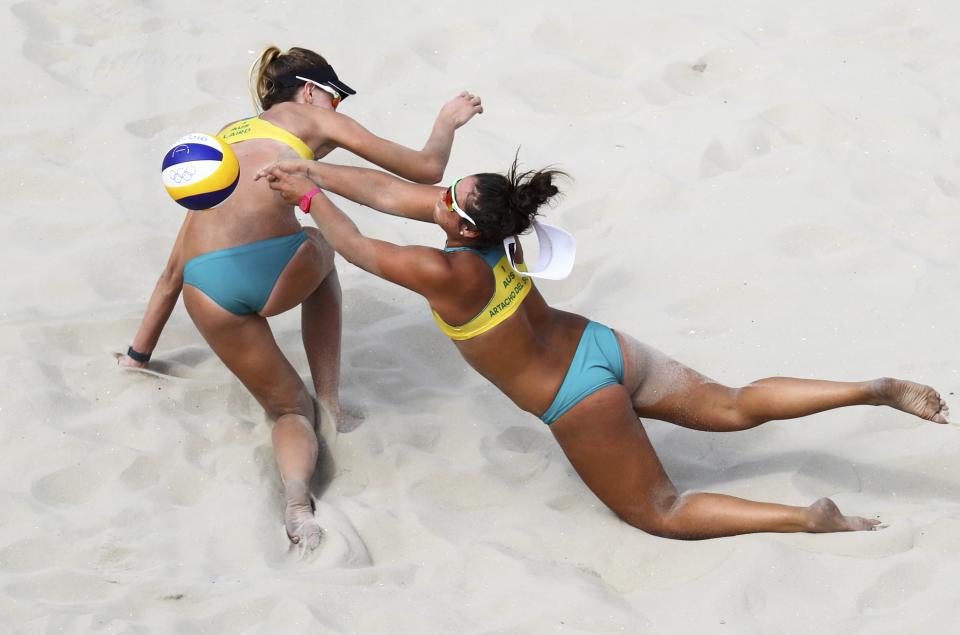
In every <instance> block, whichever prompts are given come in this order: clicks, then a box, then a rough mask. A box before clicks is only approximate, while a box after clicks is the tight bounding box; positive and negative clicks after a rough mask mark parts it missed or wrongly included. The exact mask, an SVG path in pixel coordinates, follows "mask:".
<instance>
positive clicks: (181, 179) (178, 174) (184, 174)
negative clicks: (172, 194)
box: [168, 165, 197, 185]
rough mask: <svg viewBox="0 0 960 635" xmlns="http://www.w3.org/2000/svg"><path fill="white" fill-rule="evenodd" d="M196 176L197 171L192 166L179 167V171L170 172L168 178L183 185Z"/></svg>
mask: <svg viewBox="0 0 960 635" xmlns="http://www.w3.org/2000/svg"><path fill="white" fill-rule="evenodd" d="M196 174H197V169H196V168H195V167H193V166H192V165H188V166H186V167H182V166H180V167H177V169H176V170H174V171H173V172H170V173H169V175H168V178H169V179H170V180H171V181H173V182H174V183H176V184H177V185H179V184H181V183H189V182H190V181H192V180H193V177H194V176H196Z"/></svg>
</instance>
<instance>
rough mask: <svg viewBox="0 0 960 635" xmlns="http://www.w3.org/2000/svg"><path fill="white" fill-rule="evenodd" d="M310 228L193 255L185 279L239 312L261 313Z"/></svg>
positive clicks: (184, 270) (223, 304) (217, 300)
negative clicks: (306, 230)
mask: <svg viewBox="0 0 960 635" xmlns="http://www.w3.org/2000/svg"><path fill="white" fill-rule="evenodd" d="M306 240H307V234H306V232H297V233H296V234H290V235H289V236H280V237H279V238H268V239H267V240H258V241H257V242H254V243H247V244H246V245H238V246H236V247H230V248H228V249H220V250H218V251H211V252H208V253H205V254H201V255H199V256H197V257H196V258H192V259H191V260H190V262H188V263H187V264H186V265H185V266H184V268H183V283H184V284H189V285H190V286H191V287H196V288H197V289H200V291H202V292H203V294H204V295H206V296H207V297H209V298H210V299H211V300H213V301H214V302H216V303H217V304H219V305H220V306H222V307H223V308H224V309H226V310H227V311H230V312H231V313H233V314H235V315H249V314H250V313H259V312H260V310H261V309H263V307H264V305H266V303H267V300H269V299H270V294H271V293H272V292H273V287H274V285H276V284H277V279H278V278H280V274H281V273H283V270H284V269H286V267H287V264H288V263H289V262H290V259H291V258H293V255H294V254H295V253H297V249H299V248H300V245H302V244H303V243H304V241H306Z"/></svg>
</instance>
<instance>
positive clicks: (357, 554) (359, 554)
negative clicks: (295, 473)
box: [310, 501, 373, 568]
mask: <svg viewBox="0 0 960 635" xmlns="http://www.w3.org/2000/svg"><path fill="white" fill-rule="evenodd" d="M316 505H317V511H316V514H315V517H316V519H317V522H318V523H320V526H321V527H322V528H323V539H322V542H321V543H320V547H319V548H318V549H317V550H316V551H315V552H314V554H312V555H311V556H310V561H311V562H316V563H317V564H319V565H321V566H323V567H325V568H333V567H369V566H371V565H373V558H371V557H370V551H369V550H368V549H367V545H366V543H364V542H363V538H361V537H360V534H359V533H357V529H356V527H354V526H353V523H352V522H350V519H349V518H347V516H346V514H344V513H343V512H341V511H340V510H339V509H337V508H336V507H334V506H333V505H331V504H330V503H326V502H323V501H318V502H317V503H316Z"/></svg>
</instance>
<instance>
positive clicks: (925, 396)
mask: <svg viewBox="0 0 960 635" xmlns="http://www.w3.org/2000/svg"><path fill="white" fill-rule="evenodd" d="M873 389H874V391H876V393H877V397H878V400H879V404H880V405H883V406H890V407H891V408H896V409H897V410H903V411H904V412H909V413H910V414H912V415H916V416H918V417H920V418H921V419H928V420H929V421H934V422H936V423H949V421H948V420H947V417H949V416H950V410H949V409H948V408H947V402H945V401H944V400H943V399H941V398H940V393H938V392H937V391H936V390H934V389H933V388H931V387H930V386H924V385H923V384H915V383H914V382H912V381H906V380H904V379H893V378H892V377H884V378H882V379H877V380H875V381H874V382H873Z"/></svg>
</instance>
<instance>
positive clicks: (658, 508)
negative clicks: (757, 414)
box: [550, 385, 873, 540]
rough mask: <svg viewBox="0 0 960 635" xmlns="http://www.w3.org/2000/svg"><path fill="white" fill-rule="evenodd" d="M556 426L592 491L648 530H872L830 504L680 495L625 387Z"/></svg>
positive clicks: (590, 401)
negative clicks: (808, 505)
mask: <svg viewBox="0 0 960 635" xmlns="http://www.w3.org/2000/svg"><path fill="white" fill-rule="evenodd" d="M550 428H551V431H552V432H553V435H554V437H555V438H556V439H557V441H558V442H559V443H560V446H561V447H562V448H563V451H564V453H565V454H566V455H567V458H569V459H570V463H571V464H572V465H573V467H574V468H575V469H576V470H577V473H578V474H579V475H580V477H581V478H582V479H583V481H584V483H586V485H587V486H588V487H589V488H590V489H591V491H593V493H594V494H596V495H597V497H598V498H600V500H602V501H603V502H604V503H605V504H606V505H607V506H608V507H609V508H610V509H612V510H613V511H614V512H615V513H616V514H617V515H618V516H620V517H621V518H622V519H623V520H624V521H626V522H628V523H630V524H631V525H633V526H635V527H637V528H639V529H642V530H643V531H646V532H647V533H651V534H654V535H658V536H663V537H667V538H680V539H692V540H697V539H703V538H717V537H720V536H734V535H738V534H746V533H755V532H811V531H824V532H825V531H851V530H854V529H871V528H872V524H873V521H868V520H866V519H862V518H857V517H853V516H843V515H842V514H840V513H839V511H838V510H836V506H835V505H833V503H832V502H830V501H829V500H827V499H825V500H823V501H818V502H817V503H815V504H814V505H812V506H810V507H795V506H791V505H780V504H776V503H763V502H757V501H751V500H746V499H743V498H737V497H735V496H727V495H724V494H713V493H706V492H692V493H686V494H681V493H680V492H678V491H677V489H676V487H675V486H674V484H673V483H672V482H671V481H670V478H669V477H668V476H667V474H666V471H665V470H664V469H663V466H662V465H661V464H660V460H659V458H658V457H657V455H656V452H654V449H653V446H652V445H651V444H650V440H649V439H648V438H647V434H646V431H644V429H643V425H642V424H641V422H640V421H639V420H638V419H637V417H636V415H635V414H634V412H633V405H632V403H631V401H630V396H629V393H628V392H627V390H626V389H625V388H624V387H623V386H620V385H614V386H608V387H606V388H603V389H601V390H598V391H597V392H595V393H593V394H592V395H591V396H590V397H588V398H587V399H585V400H583V401H581V402H580V403H579V404H577V405H576V406H574V407H573V408H572V409H571V410H569V411H568V412H567V413H566V414H564V415H563V416H562V417H560V419H558V420H557V421H555V422H554V423H553V424H552V425H551V426H550Z"/></svg>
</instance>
